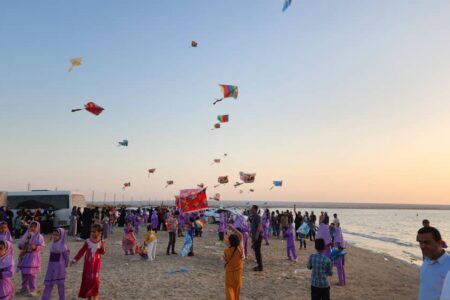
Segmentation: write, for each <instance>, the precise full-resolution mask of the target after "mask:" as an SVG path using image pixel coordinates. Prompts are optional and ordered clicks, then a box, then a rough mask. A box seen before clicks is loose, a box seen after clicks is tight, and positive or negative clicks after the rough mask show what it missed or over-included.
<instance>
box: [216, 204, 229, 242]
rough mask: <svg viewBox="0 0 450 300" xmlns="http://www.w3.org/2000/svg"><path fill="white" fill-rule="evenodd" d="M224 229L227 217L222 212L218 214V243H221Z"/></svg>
mask: <svg viewBox="0 0 450 300" xmlns="http://www.w3.org/2000/svg"><path fill="white" fill-rule="evenodd" d="M226 228H227V215H226V213H225V211H222V212H221V213H220V219H219V228H218V230H217V231H218V232H219V241H221V242H223V237H224V234H225V229H226Z"/></svg>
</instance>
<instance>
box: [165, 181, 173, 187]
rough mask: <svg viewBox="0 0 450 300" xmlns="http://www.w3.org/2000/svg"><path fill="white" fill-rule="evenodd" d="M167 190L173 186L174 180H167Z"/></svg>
mask: <svg viewBox="0 0 450 300" xmlns="http://www.w3.org/2000/svg"><path fill="white" fill-rule="evenodd" d="M166 184H167V185H166V188H167V187H168V186H169V185H172V184H173V180H167V181H166Z"/></svg>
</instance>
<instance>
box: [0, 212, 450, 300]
mask: <svg viewBox="0 0 450 300" xmlns="http://www.w3.org/2000/svg"><path fill="white" fill-rule="evenodd" d="M38 211H39V212H38ZM10 212H11V211H10V210H9V209H7V208H3V209H2V210H1V211H0V299H12V298H13V297H14V295H15V288H14V285H13V283H12V276H13V275H14V273H15V270H16V269H15V262H14V257H13V251H14V250H13V237H12V233H14V234H15V235H16V236H18V241H17V246H18V248H19V259H18V261H17V269H18V270H19V271H20V272H21V276H22V288H21V290H20V291H18V294H22V295H30V296H33V297H36V296H38V295H39V294H38V292H37V274H38V273H39V272H40V270H41V255H42V251H43V250H44V247H45V241H44V238H43V235H42V234H43V231H42V227H41V224H42V223H43V222H46V221H48V220H49V219H50V217H49V216H51V211H46V212H45V211H40V210H36V211H34V212H30V211H27V210H21V211H19V212H18V213H17V215H18V216H17V217H16V219H18V220H20V224H21V226H20V228H19V227H16V226H15V220H13V216H12V213H10ZM205 219H206V217H205V215H204V213H203V212H192V213H183V212H181V211H179V210H178V209H177V208H175V207H172V208H170V207H157V208H153V209H152V208H151V209H136V210H129V209H126V208H114V207H110V208H102V209H100V208H84V209H79V208H76V207H74V208H73V210H72V216H71V222H70V228H69V230H68V232H66V230H65V229H63V228H56V229H52V227H51V225H49V226H50V232H52V236H51V243H52V244H51V246H50V256H49V262H48V267H47V273H46V276H45V280H44V290H43V293H42V299H44V300H46V299H50V297H51V292H52V288H53V287H54V286H57V287H58V295H59V299H64V297H65V286H64V281H65V273H66V268H67V267H68V266H71V265H73V264H75V263H77V262H78V261H79V260H80V259H81V258H82V257H83V256H84V264H83V274H82V282H81V287H80V290H79V297H81V298H88V299H98V296H99V286H100V276H99V274H100V268H101V257H102V255H104V254H105V253H106V240H107V239H108V236H109V235H110V234H113V233H114V231H115V230H117V229H116V228H117V227H123V233H122V234H123V238H122V249H123V252H124V254H125V255H140V256H141V257H142V258H143V259H145V260H149V261H153V260H155V258H156V247H157V240H158V238H157V235H158V232H160V231H166V232H167V234H168V237H169V239H168V244H167V248H166V254H167V255H178V253H177V252H176V249H177V248H176V239H177V238H181V237H183V238H184V239H183V242H182V243H181V244H182V245H181V248H179V249H180V253H179V254H180V255H182V256H193V255H194V240H195V238H200V237H201V236H202V230H203V227H204V225H205ZM316 222H317V224H316ZM142 227H144V228H146V232H145V234H144V239H143V241H142V243H140V242H139V241H138V233H139V230H141V229H142ZM217 232H218V239H219V241H222V242H224V243H225V245H226V249H225V250H224V254H223V260H224V268H225V294H226V299H239V296H240V289H241V287H242V276H243V272H244V262H245V260H246V258H247V257H248V256H249V249H250V248H251V249H252V250H253V252H254V257H255V260H256V266H255V267H254V268H253V270H254V271H255V272H261V271H263V257H262V249H261V248H262V246H263V244H264V245H266V246H267V247H269V248H270V239H271V238H272V239H284V240H285V242H286V243H285V245H286V255H287V259H289V260H291V261H297V259H298V250H300V251H302V249H305V248H306V240H307V239H309V240H310V241H313V242H314V246H315V250H316V253H314V254H312V255H310V257H309V259H308V260H307V268H308V269H310V270H311V272H312V273H311V299H313V300H315V299H330V281H329V277H330V276H332V274H333V267H335V268H336V272H337V277H338V280H339V283H338V284H339V285H341V286H344V285H345V284H346V278H345V254H346V253H345V248H346V243H345V241H344V239H343V234H342V229H341V224H340V220H339V218H338V216H337V214H333V219H332V220H330V217H329V215H328V214H327V212H321V213H320V215H319V217H318V218H317V217H316V215H315V214H314V212H310V213H308V212H304V213H303V214H302V212H300V211H297V210H296V208H295V207H294V210H293V211H289V210H286V211H281V212H280V211H278V210H275V211H272V212H270V210H269V209H265V210H264V211H260V209H259V208H258V206H256V205H253V206H252V207H251V209H249V210H245V211H244V213H243V214H242V215H241V214H234V215H231V214H230V212H229V211H227V210H225V209H224V210H221V212H220V218H219V220H218V227H217ZM67 236H73V237H76V238H77V239H79V240H83V241H84V242H83V245H82V247H81V248H80V249H79V251H78V253H77V254H76V255H75V256H74V257H73V259H70V257H69V248H68V246H67ZM271 236H272V237H271ZM417 241H418V242H419V245H420V248H421V250H422V253H423V260H424V261H423V264H422V266H421V271H420V292H419V299H420V300H425V299H427V300H428V299H450V296H449V295H450V275H448V274H450V273H449V272H450V256H449V255H448V254H447V253H446V252H445V248H446V247H447V245H446V243H445V242H444V241H443V240H442V237H441V235H440V233H439V231H438V230H437V229H436V228H434V227H432V226H430V223H429V221H428V220H424V221H423V227H422V228H421V229H420V230H419V231H418V233H417ZM297 242H298V246H297V245H296V243H297ZM297 247H298V249H297ZM446 295H447V296H446ZM445 297H447V298H445Z"/></svg>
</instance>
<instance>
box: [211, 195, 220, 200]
mask: <svg viewBox="0 0 450 300" xmlns="http://www.w3.org/2000/svg"><path fill="white" fill-rule="evenodd" d="M209 199H211V200H216V201H220V194H219V193H216V194H215V195H214V197H210V198H209Z"/></svg>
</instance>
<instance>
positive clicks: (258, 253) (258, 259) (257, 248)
mask: <svg viewBox="0 0 450 300" xmlns="http://www.w3.org/2000/svg"><path fill="white" fill-rule="evenodd" d="M261 243H262V236H259V238H258V239H257V240H256V241H255V243H254V244H253V247H254V249H253V250H255V258H256V263H257V264H258V267H260V268H262V267H263V264H262V255H261Z"/></svg>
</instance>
